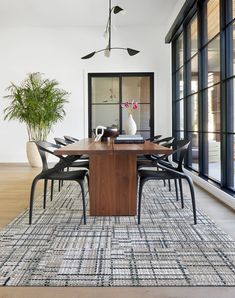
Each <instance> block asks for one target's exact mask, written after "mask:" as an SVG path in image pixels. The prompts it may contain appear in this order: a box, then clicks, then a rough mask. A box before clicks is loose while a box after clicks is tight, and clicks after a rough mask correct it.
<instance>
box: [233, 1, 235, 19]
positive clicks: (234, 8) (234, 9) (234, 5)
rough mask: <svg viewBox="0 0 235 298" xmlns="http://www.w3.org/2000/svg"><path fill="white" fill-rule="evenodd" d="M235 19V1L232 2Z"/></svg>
mask: <svg viewBox="0 0 235 298" xmlns="http://www.w3.org/2000/svg"><path fill="white" fill-rule="evenodd" d="M234 18H235V0H233V19H234Z"/></svg>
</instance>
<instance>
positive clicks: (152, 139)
mask: <svg viewBox="0 0 235 298" xmlns="http://www.w3.org/2000/svg"><path fill="white" fill-rule="evenodd" d="M161 137H162V135H156V136H154V137H152V138H148V139H146V141H150V142H153V141H156V140H158V139H160V138H161Z"/></svg>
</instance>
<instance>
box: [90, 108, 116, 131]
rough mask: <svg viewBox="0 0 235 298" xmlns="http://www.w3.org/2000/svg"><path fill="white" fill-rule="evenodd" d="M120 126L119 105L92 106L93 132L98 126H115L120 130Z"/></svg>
mask: <svg viewBox="0 0 235 298" xmlns="http://www.w3.org/2000/svg"><path fill="white" fill-rule="evenodd" d="M104 115H105V117H104ZM118 124H119V104H117V105H116V104H115V105H110V104H107V105H93V106H92V130H93V129H94V128H96V126H98V125H103V126H114V127H117V128H118Z"/></svg>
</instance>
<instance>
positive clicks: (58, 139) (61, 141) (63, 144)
mask: <svg viewBox="0 0 235 298" xmlns="http://www.w3.org/2000/svg"><path fill="white" fill-rule="evenodd" d="M54 140H55V143H56V144H57V145H60V146H66V145H68V144H70V142H67V141H66V140H65V139H62V138H54Z"/></svg>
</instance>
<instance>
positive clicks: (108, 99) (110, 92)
mask: <svg viewBox="0 0 235 298" xmlns="http://www.w3.org/2000/svg"><path fill="white" fill-rule="evenodd" d="M92 102H93V103H118V102H119V78H115V77H113V78H92Z"/></svg>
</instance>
